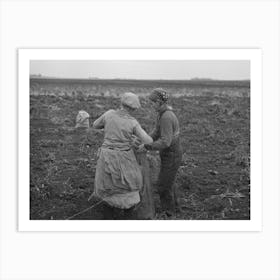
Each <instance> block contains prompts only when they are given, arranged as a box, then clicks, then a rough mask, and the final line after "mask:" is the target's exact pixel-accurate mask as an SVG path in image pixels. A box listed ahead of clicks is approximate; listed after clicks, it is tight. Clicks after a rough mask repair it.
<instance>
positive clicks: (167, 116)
mask: <svg viewBox="0 0 280 280" xmlns="http://www.w3.org/2000/svg"><path fill="white" fill-rule="evenodd" d="M149 99H150V100H151V101H152V106H153V108H154V109H155V110H156V112H157V122H156V127H155V129H154V130H153V132H152V133H151V135H150V136H151V137H152V138H153V140H154V142H153V143H152V144H144V145H143V146H144V147H145V148H146V149H147V150H158V151H159V152H160V159H161V168H160V173H159V178H158V192H159V195H160V201H161V206H162V209H163V210H164V211H165V213H166V215H168V216H171V215H172V213H173V212H174V210H175V200H176V197H175V191H174V186H173V183H174V180H175V176H176V173H177V171H178V169H179V167H180V163H181V159H182V148H181V145H180V139H179V134H180V129H179V122H178V119H177V117H176V115H175V114H174V112H173V110H172V108H171V107H170V106H168V105H167V101H168V94H167V93H166V91H165V90H163V89H161V88H157V89H154V90H153V91H152V93H151V94H150V96H149Z"/></svg>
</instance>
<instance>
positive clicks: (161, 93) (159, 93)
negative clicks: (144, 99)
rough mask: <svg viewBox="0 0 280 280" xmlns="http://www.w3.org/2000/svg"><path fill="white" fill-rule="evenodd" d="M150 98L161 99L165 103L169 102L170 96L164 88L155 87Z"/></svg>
mask: <svg viewBox="0 0 280 280" xmlns="http://www.w3.org/2000/svg"><path fill="white" fill-rule="evenodd" d="M149 98H150V100H152V101H154V102H155V101H157V100H160V101H162V102H164V103H166V102H167V100H168V98H169V96H168V93H167V92H166V91H165V90H164V89H162V88H155V89H154V90H153V91H152V93H151V94H150V96H149Z"/></svg>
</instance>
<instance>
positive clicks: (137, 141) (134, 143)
mask: <svg viewBox="0 0 280 280" xmlns="http://www.w3.org/2000/svg"><path fill="white" fill-rule="evenodd" d="M132 146H133V147H134V148H135V149H136V150H137V151H138V152H145V151H147V149H146V148H145V147H144V144H142V141H141V140H140V139H139V138H138V137H137V136H135V135H133V136H132Z"/></svg>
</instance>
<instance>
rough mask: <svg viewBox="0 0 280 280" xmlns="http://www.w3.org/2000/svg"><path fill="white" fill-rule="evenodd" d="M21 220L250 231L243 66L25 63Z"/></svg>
mask: <svg viewBox="0 0 280 280" xmlns="http://www.w3.org/2000/svg"><path fill="white" fill-rule="evenodd" d="M30 143H31V146H30V148H31V150H30V219H45V220H49V219H61V220H64V219H90V220H91V219H92V220H95V219H109V220H114V219H122V220H125V219H182V220H201V219H209V220H215V219H231V220H247V219H250V61H246V60H244V61H211V60H210V61H172V60H171V61H164V60H163V61H36V60H34V61H31V62H30Z"/></svg>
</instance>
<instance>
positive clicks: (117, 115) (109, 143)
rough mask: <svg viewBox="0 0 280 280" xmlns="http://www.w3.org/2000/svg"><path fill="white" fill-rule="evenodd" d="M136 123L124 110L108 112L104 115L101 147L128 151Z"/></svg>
mask: <svg viewBox="0 0 280 280" xmlns="http://www.w3.org/2000/svg"><path fill="white" fill-rule="evenodd" d="M137 125H138V122H137V120H136V119H135V118H133V117H131V116H130V115H129V114H128V113H126V112H125V111H124V110H109V111H107V112H106V113H105V114H104V143H103V145H102V146H103V147H107V148H112V149H114V148H115V149H120V150H129V149H130V147H131V139H132V135H133V133H134V132H135V128H136V126H137Z"/></svg>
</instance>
